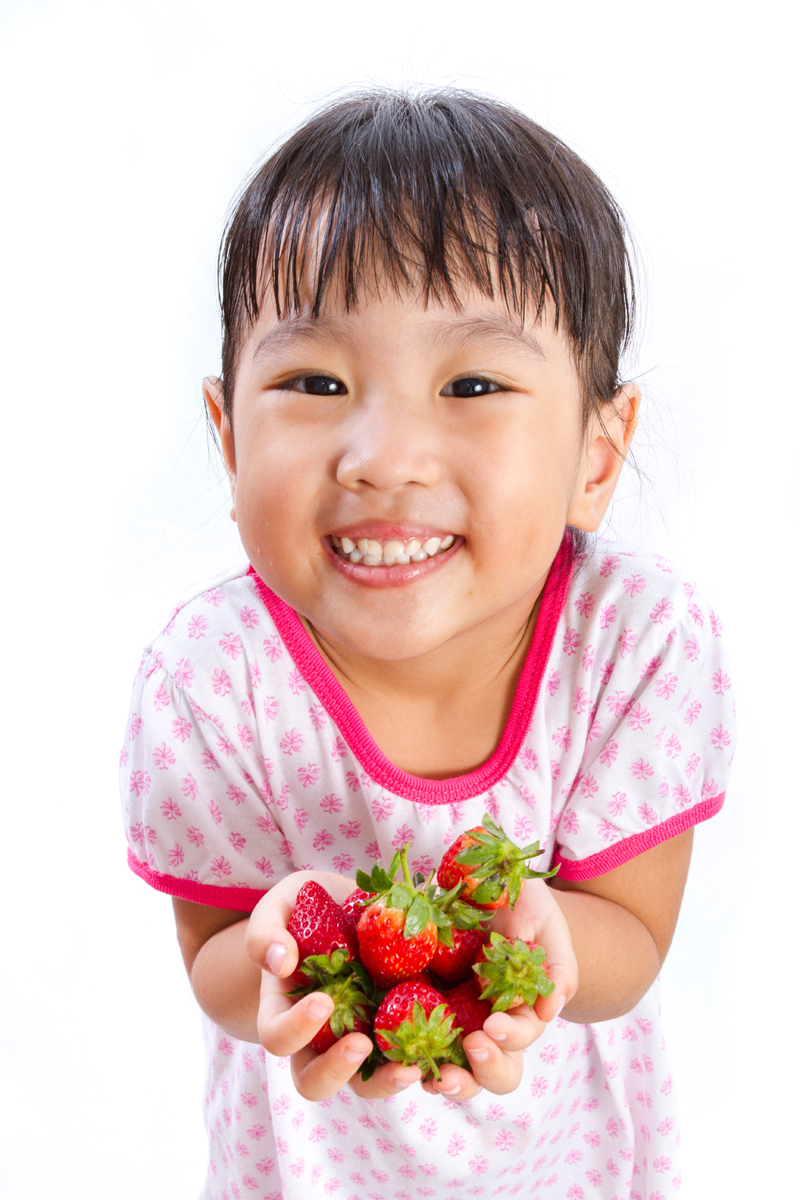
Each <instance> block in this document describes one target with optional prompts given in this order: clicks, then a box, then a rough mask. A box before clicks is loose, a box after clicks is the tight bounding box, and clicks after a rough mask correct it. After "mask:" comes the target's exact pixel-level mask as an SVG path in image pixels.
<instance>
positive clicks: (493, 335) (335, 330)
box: [253, 313, 546, 360]
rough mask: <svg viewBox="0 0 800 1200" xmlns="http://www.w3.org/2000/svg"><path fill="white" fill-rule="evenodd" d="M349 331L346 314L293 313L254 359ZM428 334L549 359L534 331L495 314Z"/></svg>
mask: <svg viewBox="0 0 800 1200" xmlns="http://www.w3.org/2000/svg"><path fill="white" fill-rule="evenodd" d="M347 330H348V320H347V318H346V317H336V316H330V317H314V316H312V315H311V314H310V313H298V314H293V315H292V316H288V317H284V318H282V319H281V320H280V321H278V323H277V324H276V325H273V327H272V329H270V330H268V331H267V332H266V333H265V334H264V336H263V337H262V339H261V341H260V342H259V343H258V345H257V346H256V348H255V350H254V352H253V358H254V359H259V358H261V357H262V356H264V355H266V354H269V353H275V352H279V351H281V350H283V349H284V348H286V347H287V346H289V345H290V344H291V343H293V342H297V341H303V342H307V343H308V344H309V345H313V344H317V345H319V344H320V343H321V342H324V341H327V340H329V339H331V338H343V337H344V336H346V333H347ZM424 336H426V337H427V339H428V340H429V341H431V342H432V343H434V344H439V345H443V344H447V343H450V344H455V345H460V346H463V347H464V348H466V347H468V346H469V344H470V343H472V342H475V341H482V342H501V343H505V344H506V345H508V344H511V345H512V346H515V347H516V348H519V347H520V346H522V347H524V348H525V349H526V350H527V351H528V352H529V353H530V354H533V355H534V356H535V357H536V358H539V359H542V360H545V359H546V355H545V352H544V350H543V349H542V345H541V342H540V341H539V339H538V338H537V337H536V335H535V334H534V333H533V332H532V331H531V330H529V329H525V328H522V327H520V326H519V325H516V324H515V323H514V322H513V321H511V320H510V319H508V318H506V317H502V316H500V315H499V314H495V313H474V314H472V315H471V316H464V317H453V318H449V319H447V320H443V321H436V322H435V324H433V325H429V326H428V328H427V329H426V330H425V335H424Z"/></svg>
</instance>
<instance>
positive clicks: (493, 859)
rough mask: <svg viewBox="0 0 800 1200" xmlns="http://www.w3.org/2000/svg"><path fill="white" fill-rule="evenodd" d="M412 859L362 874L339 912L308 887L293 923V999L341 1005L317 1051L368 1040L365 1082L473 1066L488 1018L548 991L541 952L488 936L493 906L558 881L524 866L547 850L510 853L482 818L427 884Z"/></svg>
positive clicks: (399, 858)
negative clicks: (468, 1050)
mask: <svg viewBox="0 0 800 1200" xmlns="http://www.w3.org/2000/svg"><path fill="white" fill-rule="evenodd" d="M407 852H408V846H404V847H403V849H402V850H399V851H398V853H397V854H396V855H395V856H394V858H393V859H392V862H391V864H390V866H389V869H388V871H386V870H384V869H383V868H382V867H381V866H379V865H376V866H374V867H373V868H372V871H371V872H370V873H369V874H367V873H366V872H364V871H359V872H358V873H357V875H356V882H357V884H358V887H357V888H356V889H355V891H353V892H352V893H351V894H350V895H349V896H348V897H347V899H346V900H345V902H344V904H342V905H339V904H337V903H336V902H335V900H334V899H333V897H332V896H331V895H330V894H329V892H327V891H326V890H325V888H323V887H322V886H321V885H320V884H318V883H316V882H313V881H312V882H309V883H306V884H304V886H303V887H302V888H301V889H300V891H299V893H298V895H297V900H296V902H295V906H294V909H293V910H292V915H291V918H290V920H289V926H288V928H289V933H291V935H292V937H293V938H294V939H295V941H296V942H297V947H298V951H299V961H298V966H297V968H296V970H295V972H294V975H293V981H294V982H295V983H296V984H297V987H296V988H295V990H294V991H293V992H292V993H291V994H292V995H295V996H304V995H307V994H308V993H309V992H326V993H327V994H328V995H329V996H331V998H332V999H333V1002H334V1008H333V1012H332V1014H331V1016H330V1019H329V1020H328V1021H327V1022H326V1023H325V1025H324V1026H323V1027H322V1029H321V1030H320V1031H319V1032H318V1033H317V1034H316V1035H315V1037H314V1038H313V1039H312V1041H311V1043H310V1045H311V1047H312V1049H314V1050H316V1051H318V1052H320V1053H321V1052H323V1051H324V1050H327V1049H328V1048H329V1047H330V1046H332V1045H333V1044H334V1042H335V1041H337V1040H338V1039H339V1038H341V1037H344V1036H345V1034H347V1033H352V1032H353V1031H359V1032H362V1033H366V1034H367V1035H368V1036H369V1037H370V1038H371V1039H372V1041H373V1052H372V1053H371V1054H370V1056H369V1057H368V1059H367V1060H366V1062H365V1063H364V1064H363V1065H362V1068H361V1075H362V1077H363V1078H365V1079H367V1078H369V1076H370V1075H371V1074H372V1073H373V1072H374V1071H375V1069H376V1068H377V1067H378V1066H380V1065H381V1063H383V1062H386V1061H387V1060H392V1061H395V1062H402V1063H403V1065H404V1066H412V1065H416V1066H419V1067H420V1069H421V1070H422V1073H423V1078H426V1079H429V1078H431V1077H432V1076H433V1077H435V1078H437V1079H438V1078H440V1072H439V1067H440V1066H441V1064H443V1063H446V1062H452V1063H456V1064H457V1065H458V1066H461V1067H466V1068H467V1069H469V1062H468V1060H467V1056H466V1054H465V1053H464V1050H463V1047H462V1044H461V1041H462V1038H464V1037H466V1035H467V1034H468V1033H472V1032H473V1031H474V1030H476V1029H481V1028H482V1027H483V1023H484V1021H485V1020H486V1018H487V1017H488V1016H489V1014H490V1013H492V1012H505V1011H506V1010H507V1009H509V1008H513V1007H514V1006H515V1005H518V1004H523V1003H524V1004H529V1005H532V1004H533V1003H534V1002H535V1000H536V998H537V996H548V995H549V994H550V992H552V990H553V983H552V981H551V980H550V979H548V977H547V974H546V967H547V963H546V961H545V952H544V950H543V949H542V947H541V946H537V945H536V944H535V943H533V942H524V941H522V940H521V939H519V938H516V939H515V940H514V941H513V942H512V941H509V939H507V938H505V937H502V936H501V935H500V934H499V933H494V932H489V930H488V929H487V925H488V922H490V921H491V918H492V917H493V915H494V913H495V912H496V911H497V910H498V909H500V908H504V907H506V906H510V907H511V908H513V907H514V904H515V903H516V901H517V899H518V898H519V894H520V891H521V888H522V882H523V880H525V879H543V878H547V877H548V876H550V875H553V874H554V873H555V872H554V871H547V872H537V871H533V870H532V869H531V868H530V867H529V866H528V865H527V864H528V860H529V859H531V858H535V857H537V856H538V855H539V854H542V853H543V851H542V850H541V848H540V846H539V843H538V842H533V843H532V844H531V845H529V846H524V847H520V846H517V845H515V844H514V842H512V841H510V840H509V838H508V837H507V836H506V834H505V833H504V832H503V830H502V829H501V828H500V827H499V826H498V825H495V824H494V822H493V821H492V820H491V818H490V817H489V816H488V814H486V815H484V817H483V824H482V825H479V826H478V827H477V828H475V829H470V830H468V831H467V832H466V833H462V834H461V835H460V836H459V837H458V838H456V840H455V842H453V844H452V845H451V846H450V848H449V849H448V850H447V852H446V853H445V855H444V858H443V859H442V861H441V863H440V865H439V869H438V872H431V874H430V876H429V877H428V878H427V879H426V878H425V877H424V876H422V875H416V876H414V878H413V879H412V877H411V874H410V871H409V868H408V863H407V860H406V855H407ZM398 870H401V871H402V878H401V879H396V876H397V873H398ZM434 874H435V875H436V880H437V883H438V886H437V884H434V882H433V879H434Z"/></svg>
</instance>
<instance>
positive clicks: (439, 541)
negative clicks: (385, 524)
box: [331, 533, 456, 567]
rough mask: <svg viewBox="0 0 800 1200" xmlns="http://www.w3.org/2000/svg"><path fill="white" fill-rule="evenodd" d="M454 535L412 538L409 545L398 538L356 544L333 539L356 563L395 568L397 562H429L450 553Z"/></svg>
mask: <svg viewBox="0 0 800 1200" xmlns="http://www.w3.org/2000/svg"><path fill="white" fill-rule="evenodd" d="M455 540H456V539H455V537H454V536H453V534H452V533H448V535H447V537H444V538H438V537H429V538H426V540H425V541H424V542H423V541H422V540H421V539H420V538H416V537H413V538H409V539H408V541H406V542H401V541H398V540H397V538H389V540H388V541H386V542H379V541H378V540H377V539H376V538H359V539H358V541H353V539H352V538H349V537H342V538H339V537H332V538H331V542H332V543H333V548H334V549H335V550H337V551H339V553H340V554H341V555H342V557H344V558H349V559H350V562H352V563H363V564H364V566H365V567H379V566H382V567H392V566H394V564H395V563H402V564H405V563H409V562H425V560H426V559H428V558H433V556H434V555H435V554H439V553H441V552H442V551H444V550H449V549H450V547H451V546H452V545H453V542H454V541H455Z"/></svg>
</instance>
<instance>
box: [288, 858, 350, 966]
mask: <svg viewBox="0 0 800 1200" xmlns="http://www.w3.org/2000/svg"><path fill="white" fill-rule="evenodd" d="M287 928H288V930H289V933H290V934H291V935H292V937H293V938H294V940H295V941H296V942H297V952H298V956H299V957H298V963H297V969H296V970H295V972H294V974H293V975H292V979H294V980H295V982H297V983H308V978H307V977H306V976H305V975H304V974H303V973H302V971H301V970H300V968H301V966H302V964H303V961H304V960H305V959H306V958H308V957H309V956H310V955H312V954H326V955H329V954H331V953H332V951H334V950H339V949H341V950H347V952H348V953H347V957H348V958H349V959H352V958H358V938H357V936H356V925H355V921H354V920H353V918H352V916H351V915H350V913H346V912H344V911H343V909H342V908H341V906H340V905H338V904H337V903H336V901H335V900H334V898H333V896H331V894H330V893H329V892H327V891H326V890H325V888H324V887H323V886H322V884H319V883H316V882H315V881H314V880H313V879H311V880H309V881H308V883H304V884H303V886H302V887H301V888H300V891H299V892H298V893H297V899H296V900H295V902H294V908H293V909H292V915H291V916H290V918H289V924H288V926H287Z"/></svg>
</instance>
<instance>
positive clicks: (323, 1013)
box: [308, 996, 347, 1054]
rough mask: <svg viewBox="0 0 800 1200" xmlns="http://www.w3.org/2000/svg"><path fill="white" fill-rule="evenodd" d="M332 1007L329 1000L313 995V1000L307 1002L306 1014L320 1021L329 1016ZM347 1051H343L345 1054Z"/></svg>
mask: <svg viewBox="0 0 800 1200" xmlns="http://www.w3.org/2000/svg"><path fill="white" fill-rule="evenodd" d="M332 1012H333V1009H332V1008H331V1005H330V1001H329V1000H323V999H322V997H321V996H315V997H314V999H313V1000H309V1002H308V1015H309V1016H310V1017H313V1018H314V1020H315V1021H321V1020H322V1018H323V1017H329V1016H330V1015H331V1013H332ZM346 1053H347V1051H345V1054H346Z"/></svg>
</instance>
